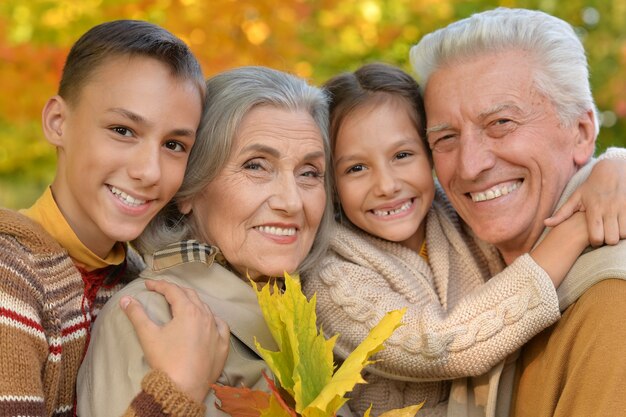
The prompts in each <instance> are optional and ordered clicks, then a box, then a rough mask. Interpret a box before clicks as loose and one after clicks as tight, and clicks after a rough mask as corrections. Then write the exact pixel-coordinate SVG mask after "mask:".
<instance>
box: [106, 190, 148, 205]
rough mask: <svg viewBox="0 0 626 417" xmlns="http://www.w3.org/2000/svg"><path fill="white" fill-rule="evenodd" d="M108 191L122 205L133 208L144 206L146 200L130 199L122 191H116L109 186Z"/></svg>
mask: <svg viewBox="0 0 626 417" xmlns="http://www.w3.org/2000/svg"><path fill="white" fill-rule="evenodd" d="M109 189H110V190H111V192H112V193H113V194H115V195H116V196H117V198H118V199H119V200H120V201H122V202H123V203H124V204H127V205H129V206H133V207H137V206H140V205H142V204H146V200H140V199H138V198H134V197H131V196H129V195H128V194H126V193H125V192H124V191H122V190H118V189H117V188H115V187H113V186H110V187H109Z"/></svg>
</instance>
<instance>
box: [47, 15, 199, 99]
mask: <svg viewBox="0 0 626 417" xmlns="http://www.w3.org/2000/svg"><path fill="white" fill-rule="evenodd" d="M115 56H129V57H131V56H144V57H148V58H153V59H156V60H158V61H159V62H162V63H163V64H165V65H166V66H168V67H169V68H170V69H171V71H172V75H173V76H174V77H176V78H179V79H181V80H191V81H192V82H194V84H196V85H197V88H198V90H199V92H200V94H201V96H202V100H203V101H204V93H205V88H206V87H205V80H204V75H203V74H202V69H201V68H200V64H199V63H198V61H197V59H196V57H195V56H194V55H193V53H192V52H191V50H190V49H189V47H188V46H187V45H186V44H185V43H184V42H183V41H182V40H181V39H179V38H177V37H176V36H174V35H173V34H172V33H170V32H169V31H167V30H166V29H164V28H162V27H160V26H157V25H155V24H152V23H149V22H145V21H141V20H114V21H111V22H105V23H102V24H99V25H97V26H94V27H93V28H91V29H90V30H88V31H87V32H85V33H84V34H83V35H82V36H81V37H80V39H78V41H77V42H76V43H75V44H74V46H72V49H71V50H70V53H69V54H68V56H67V59H66V61H65V66H64V68H63V75H62V76H61V83H60V85H59V95H60V96H61V97H63V99H65V100H66V101H68V102H69V103H76V101H77V100H78V97H79V95H80V91H81V90H82V88H83V87H84V85H85V84H86V83H87V82H88V81H89V77H90V76H91V75H92V74H93V73H94V71H95V70H96V69H97V68H98V66H100V65H101V64H103V63H104V62H106V61H107V60H109V59H111V58H113V57H115Z"/></svg>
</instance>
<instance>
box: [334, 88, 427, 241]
mask: <svg viewBox="0 0 626 417" xmlns="http://www.w3.org/2000/svg"><path fill="white" fill-rule="evenodd" d="M410 111H411V108H410V107H409V106H408V104H406V103H405V102H404V101H402V100H401V99H393V100H386V101H383V102H375V103H373V104H370V105H365V106H364V107H361V108H357V109H355V110H353V111H352V113H350V114H349V115H348V116H347V117H345V118H344V119H343V121H342V122H341V127H340V128H339V131H338V132H337V138H336V142H335V149H334V150H333V152H334V154H333V158H334V163H335V166H334V168H335V178H336V181H337V193H338V194H339V200H340V202H341V207H342V208H343V211H344V213H345V214H346V216H347V217H348V219H350V221H351V222H352V223H354V224H355V225H356V226H358V227H359V228H361V229H363V230H365V231H366V232H368V233H370V234H372V235H374V236H377V237H380V238H383V239H386V240H390V241H393V242H399V243H401V244H403V245H404V246H406V247H409V248H411V249H414V250H416V251H417V250H419V247H420V245H421V243H422V240H423V237H424V222H423V220H424V217H425V216H426V214H427V213H428V210H429V209H430V206H431V204H432V202H433V198H434V194H435V185H434V182H433V178H432V167H431V165H430V160H429V158H428V153H427V151H426V147H425V146H424V144H423V142H422V139H421V138H420V136H419V134H418V132H417V129H416V128H415V125H414V123H413V121H412V119H411V117H410V115H409V112H410Z"/></svg>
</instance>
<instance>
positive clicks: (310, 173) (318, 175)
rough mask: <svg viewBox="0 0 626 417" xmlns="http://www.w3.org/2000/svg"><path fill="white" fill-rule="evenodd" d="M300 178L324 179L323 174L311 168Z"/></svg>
mask: <svg viewBox="0 0 626 417" xmlns="http://www.w3.org/2000/svg"><path fill="white" fill-rule="evenodd" d="M302 176H304V177H310V178H322V177H324V174H323V173H322V172H321V171H320V170H319V169H317V168H313V167H311V168H309V169H306V170H304V172H303V173H302Z"/></svg>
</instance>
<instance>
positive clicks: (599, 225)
mask: <svg viewBox="0 0 626 417" xmlns="http://www.w3.org/2000/svg"><path fill="white" fill-rule="evenodd" d="M577 211H584V212H585V215H586V219H587V229H588V231H589V243H590V244H591V245H592V246H601V245H602V244H603V243H606V244H608V245H615V244H617V242H619V240H620V239H625V238H626V161H624V160H619V159H603V160H601V161H599V162H598V163H596V165H595V166H594V167H593V169H592V171H591V174H589V178H587V181H585V182H584V183H583V184H582V185H581V186H580V187H578V189H577V190H576V191H575V192H574V193H573V194H572V195H571V196H570V198H569V199H568V200H567V201H566V202H565V204H563V206H561V208H559V209H558V210H557V211H556V213H554V215H553V216H552V217H550V218H548V219H546V220H545V225H546V226H548V227H553V226H556V225H557V224H559V223H561V222H562V221H564V220H565V219H567V218H569V217H570V216H571V215H572V214H573V213H575V212H577Z"/></svg>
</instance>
